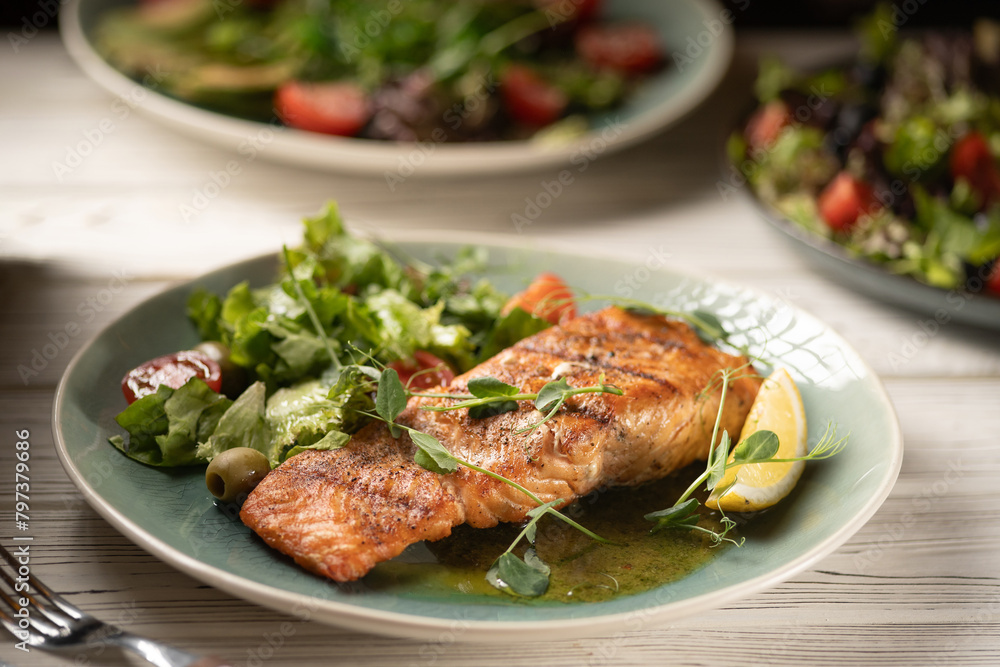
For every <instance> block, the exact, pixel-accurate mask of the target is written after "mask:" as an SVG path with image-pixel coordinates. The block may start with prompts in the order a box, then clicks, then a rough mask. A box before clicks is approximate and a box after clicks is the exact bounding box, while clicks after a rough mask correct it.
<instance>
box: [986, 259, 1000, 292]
mask: <svg viewBox="0 0 1000 667" xmlns="http://www.w3.org/2000/svg"><path fill="white" fill-rule="evenodd" d="M986 291H987V292H990V293H992V294H993V295H994V296H1000V257H997V258H996V260H994V262H993V270H992V271H990V275H989V277H988V278H987V279H986Z"/></svg>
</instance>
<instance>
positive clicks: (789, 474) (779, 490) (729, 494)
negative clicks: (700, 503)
mask: <svg viewBox="0 0 1000 667" xmlns="http://www.w3.org/2000/svg"><path fill="white" fill-rule="evenodd" d="M762 430H767V431H774V433H775V434H776V435H777V436H778V442H779V446H778V452H777V453H776V454H775V455H774V458H776V459H791V458H796V457H799V456H805V455H806V454H808V446H807V443H806V440H807V430H806V411H805V408H804V407H803V406H802V396H801V395H800V394H799V389H798V387H797V386H796V385H795V381H794V380H793V379H792V376H790V375H789V374H788V371H787V370H785V369H784V368H779V369H777V370H776V371H774V372H773V373H771V375H770V376H768V377H767V378H766V379H765V380H764V382H763V384H762V385H761V388H760V390H759V391H758V392H757V398H756V399H754V402H753V405H752V406H751V407H750V413H749V414H748V415H747V420H746V422H745V423H744V424H743V430H742V431H741V432H740V439H739V441H738V442H737V446H739V443H741V442H743V441H744V440H746V439H747V438H748V437H749V436H750V435H751V434H752V433H755V432H757V431H762ZM734 449H735V448H734ZM733 459H734V456H733V454H730V455H729V461H730V462H732V461H733ZM805 465H806V463H805V461H795V462H793V463H747V464H744V465H740V466H733V467H731V468H728V469H727V470H726V474H725V475H723V477H722V479H721V480H720V481H719V483H718V485H716V487H715V488H716V489H720V490H722V491H723V494H722V495H721V496H717V495H716V494H715V492H713V493H712V495H710V496H709V498H708V500H707V501H706V502H705V505H706V506H707V507H710V508H712V509H721V510H722V511H724V512H756V511H757V510H762V509H765V508H767V507H771V506H772V505H774V504H775V503H777V502H778V501H779V500H781V499H782V498H784V497H785V496H787V495H788V494H789V493H790V492H791V490H792V489H793V488H794V487H795V483H796V482H798V481H799V477H800V476H801V475H802V470H803V469H804V468H805Z"/></svg>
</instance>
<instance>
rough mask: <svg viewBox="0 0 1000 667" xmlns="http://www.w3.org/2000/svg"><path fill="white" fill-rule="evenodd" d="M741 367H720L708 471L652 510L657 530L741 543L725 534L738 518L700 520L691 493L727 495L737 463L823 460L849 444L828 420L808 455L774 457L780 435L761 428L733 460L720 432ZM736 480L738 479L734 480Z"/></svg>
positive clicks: (726, 435)
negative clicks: (713, 523) (710, 523)
mask: <svg viewBox="0 0 1000 667" xmlns="http://www.w3.org/2000/svg"><path fill="white" fill-rule="evenodd" d="M738 370H739V369H736V370H734V369H729V368H726V369H723V370H722V371H721V382H720V383H719V384H720V385H721V394H720V397H719V410H718V413H717V414H716V418H715V426H714V427H713V429H712V440H711V447H710V449H709V454H708V460H707V462H706V465H705V471H704V472H702V473H701V475H699V476H698V477H697V479H695V480H694V481H693V482H691V485H690V486H688V488H687V490H685V491H684V493H682V494H681V496H680V498H678V499H677V501H676V502H674V504H673V505H671V506H670V507H668V508H667V509H663V510H659V511H657V512H650V513H649V514H646V515H645V518H646V519H647V520H649V521H652V522H654V523H655V525H654V526H653V528H652V530H653V531H654V532H656V531H659V530H662V529H664V528H679V529H682V530H695V531H699V532H703V533H705V534H707V535H708V536H709V537H710V538H711V539H712V543H713V544H721V543H722V542H723V541H725V542H730V543H732V544H735V545H737V546H742V545H743V541H744V538H741V539H740V540H739V541H736V540H734V539H732V538H729V537H726V536H727V535H728V534H729V532H730V531H731V530H732V529H733V528H735V527H736V522H735V521H733V520H732V519H731V518H729V517H728V516H726V515H725V513H721V519H720V522H721V524H722V530H721V531H715V530H712V529H711V528H706V527H704V526H701V525H699V524H698V519H699V514H698V508H699V506H700V504H701V503H699V502H698V499H697V498H692V497H691V496H692V494H693V493H694V492H695V491H697V490H698V488H699V487H700V486H701V485H702V484H704V485H705V489H706V490H707V491H709V492H714V493H715V494H716V495H719V496H721V495H724V494H725V493H726V492H727V491H729V489H730V488H731V486H732V484H730V485H727V486H726V487H722V488H719V483H720V482H721V481H722V479H723V478H724V477H725V475H726V471H727V470H728V469H730V468H734V467H737V466H742V465H747V464H751V463H792V462H794V461H820V460H823V459H828V458H830V457H832V456H835V455H837V454H838V453H840V451H841V450H843V449H844V447H845V446H846V445H847V439H848V437H849V436H844V437H842V438H837V429H836V426H834V425H833V424H832V423H831V424H828V425H827V427H826V431H825V432H824V434H823V436H822V437H821V438H820V440H819V442H818V443H816V445H815V446H813V448H812V449H811V450H810V451H809V453H808V454H806V455H805V456H798V457H793V458H775V456H776V455H777V453H778V448H779V444H780V443H779V442H778V436H777V434H776V433H774V432H773V431H768V430H760V431H757V432H755V433H753V434H751V435H749V436H747V438H746V439H745V440H743V442H741V443H739V444H738V445H737V446H736V448H735V449H734V450H733V451H732V461H730V460H729V458H730V448H731V446H732V441H731V439H730V437H729V433H728V432H727V431H725V430H723V431H722V433H721V436H720V434H719V427H720V424H721V423H722V414H723V410H724V409H725V405H726V394H727V392H728V389H729V385H730V383H731V382H732V380H733V379H735V373H736V372H737V371H738ZM734 483H735V482H734Z"/></svg>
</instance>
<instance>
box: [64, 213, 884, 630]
mask: <svg viewBox="0 0 1000 667" xmlns="http://www.w3.org/2000/svg"><path fill="white" fill-rule="evenodd" d="M393 234H394V239H393V242H396V241H399V242H401V243H424V244H430V243H433V240H428V239H429V238H430V239H433V238H435V237H436V236H438V235H442V234H443V230H442V231H439V232H436V233H430V232H427V231H421V232H419V233H417V232H416V231H413V230H407V231H406V232H405V233H400V232H393ZM367 237H368V236H366V238H367ZM441 238H443V239H445V240H446V241H447V242H448V243H450V244H466V243H476V244H482V245H488V246H489V247H497V248H505V249H514V250H520V251H524V252H529V253H530V252H537V251H538V248H535V247H532V246H533V244H532V243H530V242H527V241H525V240H519V239H511V238H508V237H504V236H500V235H497V234H492V233H489V232H462V233H458V234H456V233H454V231H451V230H449V231H448V233H447V236H441ZM546 252H552V253H553V254H558V255H566V256H571V257H583V258H587V259H595V260H605V261H618V262H620V261H627V260H626V259H625V258H624V257H623V256H621V255H616V254H614V253H609V252H606V251H601V250H598V251H586V250H582V249H569V250H557V251H546ZM276 257H277V253H273V252H269V253H263V254H260V255H257V256H254V257H249V258H246V259H243V260H240V261H237V262H232V263H229V264H226V265H223V266H219V267H216V268H215V269H213V270H211V271H208V272H206V273H203V274H200V275H199V276H194V277H191V278H189V279H185V280H181V281H178V282H175V283H174V284H172V285H170V286H168V287H166V288H164V289H163V290H161V291H159V292H157V293H155V294H152V295H150V296H148V297H147V298H145V299H143V300H141V301H140V302H138V303H136V304H135V305H133V306H131V307H130V308H129V309H128V310H126V311H125V312H123V313H122V314H121V315H119V316H118V317H116V318H115V319H114V320H112V321H111V322H109V323H108V324H107V325H105V326H104V327H102V328H101V329H100V330H99V331H97V332H96V333H95V334H94V335H93V336H92V337H91V338H90V339H89V340H88V341H87V342H86V343H85V344H84V345H83V346H82V347H81V348H80V350H79V351H77V353H76V354H75V355H74V356H73V358H72V360H71V361H70V362H69V364H68V365H67V367H66V370H65V371H64V372H63V375H62V377H61V378H60V381H59V384H58V386H57V388H56V393H55V397H54V400H53V405H52V431H53V439H54V444H55V449H56V454H57V456H58V458H59V461H60V463H61V464H62V466H63V468H64V470H65V471H66V473H67V475H68V476H69V477H70V480H71V481H72V482H73V484H74V486H76V487H77V489H79V490H80V491H81V493H82V494H83V496H84V499H85V500H86V501H87V502H88V504H89V505H90V506H91V507H92V508H93V509H94V510H95V511H97V513H98V514H100V515H101V516H102V517H103V518H104V519H105V520H107V521H108V522H109V523H110V524H111V525H112V526H113V527H114V528H115V529H117V530H119V531H120V532H121V533H122V534H124V535H125V536H126V537H128V538H129V539H130V540H131V541H132V542H133V543H134V544H136V545H137V546H139V547H141V548H142V549H144V550H145V551H147V552H149V553H150V554H152V555H153V556H155V557H156V558H158V559H159V560H161V561H163V562H165V563H166V564H168V565H170V566H172V567H175V568H177V569H178V570H180V571H181V572H184V573H185V574H187V575H188V576H190V577H192V578H194V579H196V580H198V581H200V582H202V583H205V584H208V585H210V586H213V587H215V588H219V589H221V590H223V591H225V592H226V593H228V594H230V595H233V596H234V597H237V598H241V599H244V600H249V601H251V602H253V603H256V604H260V605H262V606H265V607H268V608H271V609H274V610H277V611H281V612H284V613H290V614H293V615H296V616H298V617H300V618H302V619H303V620H314V621H318V622H322V623H326V624H330V625H335V626H337V627H341V628H347V629H350V630H355V631H359V632H364V633H368V634H379V635H383V636H393V637H404V638H409V639H416V640H425V641H435V640H439V639H440V637H441V636H442V633H445V632H451V633H453V634H456V633H457V636H456V637H455V641H456V642H461V643H498V642H502V641H507V640H509V639H510V636H511V634H516V635H517V636H518V637H520V638H522V639H525V640H540V639H556V638H558V639H572V638H581V637H584V636H590V637H593V636H595V635H594V633H595V632H601V633H606V632H613V631H615V630H620V629H621V627H622V624H623V622H626V621H629V619H635V618H639V619H644V621H645V623H649V624H651V625H653V626H659V625H662V624H663V623H664V622H665V621H666V620H667V619H668V618H676V617H678V616H680V615H682V614H693V613H701V612H705V611H708V610H711V609H715V608H718V607H720V606H722V605H724V604H726V603H728V602H732V601H735V600H737V599H741V598H744V597H747V596H749V595H751V594H753V593H757V592H759V591H761V590H764V589H766V588H768V587H770V586H772V585H775V584H778V583H780V582H782V581H785V580H787V579H789V578H791V577H793V576H795V575H796V574H798V573H800V572H802V571H803V570H805V569H806V568H807V567H809V566H810V565H812V564H814V563H815V562H817V561H819V560H821V559H822V558H824V557H826V556H828V555H829V554H831V553H832V552H834V551H835V550H836V549H837V548H839V547H840V546H841V545H843V544H844V543H845V542H846V541H847V540H848V539H849V538H850V537H851V536H852V535H854V534H855V533H856V532H857V531H858V530H860V528H861V527H862V526H864V525H865V524H866V523H867V522H868V520H869V519H871V517H872V516H873V515H874V514H875V512H876V511H877V510H878V509H879V507H881V506H882V504H883V503H884V502H885V499H886V498H887V497H888V496H889V494H890V493H891V491H892V489H893V487H894V485H895V482H896V479H897V477H898V475H899V471H900V468H901V466H902V460H903V451H904V448H903V436H902V430H901V427H900V423H899V417H898V415H897V414H896V411H895V408H894V407H893V405H892V401H891V399H890V398H889V395H888V393H887V391H886V389H885V386H884V383H883V382H882V379H881V378H880V377H879V376H878V375H877V374H876V373H875V372H874V370H873V369H872V368H871V367H870V366H869V364H868V363H867V361H865V360H864V358H863V357H862V356H861V355H860V354H859V353H858V352H857V350H855V349H854V347H853V346H852V345H851V344H850V343H849V342H848V341H847V340H845V339H844V338H843V336H841V335H840V333H839V332H837V331H835V330H834V329H833V328H832V327H830V326H828V325H826V324H825V323H823V322H822V321H821V320H819V319H818V318H817V317H815V316H814V315H812V314H811V313H809V312H808V311H805V310H803V309H801V308H799V307H797V306H794V305H791V304H787V303H786V302H784V301H783V300H782V299H781V298H780V297H777V296H773V295H769V294H764V293H762V292H760V291H759V290H757V289H754V288H748V287H741V286H738V285H734V284H733V283H730V282H728V281H725V280H721V279H718V278H716V277H713V276H710V275H708V276H705V277H698V276H695V275H692V274H690V273H687V272H684V271H679V270H674V269H668V272H669V273H671V274H673V275H674V276H677V277H680V278H684V279H691V280H694V281H701V282H708V283H710V284H711V285H713V286H718V287H722V288H730V289H733V290H737V291H739V292H742V293H745V294H748V295H750V296H751V297H752V298H753V299H754V300H763V301H765V302H771V303H781V304H783V305H786V306H788V307H789V308H791V309H792V311H793V312H794V313H795V314H796V317H798V318H805V319H806V320H807V321H808V322H809V323H810V324H812V325H818V326H820V327H821V328H822V329H823V331H824V333H825V334H827V335H830V336H832V337H833V338H834V340H836V342H837V343H838V345H839V346H840V347H841V348H842V349H843V350H845V351H847V352H848V353H850V354H851V355H853V356H854V358H855V361H856V363H858V364H859V365H860V367H861V368H862V369H863V370H864V371H865V372H866V374H867V375H868V377H869V378H871V381H872V388H873V389H874V390H876V394H877V398H878V401H879V403H880V404H881V406H882V408H883V411H882V412H883V414H885V415H887V416H888V417H889V419H888V420H887V425H888V427H889V430H890V436H891V437H890V447H889V448H888V450H887V451H888V453H889V455H890V456H889V458H888V460H887V461H886V463H887V466H886V468H885V471H884V473H883V479H882V481H881V483H880V486H879V487H878V490H877V493H874V494H873V495H872V496H871V497H870V498H869V499H868V501H867V502H866V503H865V504H864V505H863V506H862V508H861V509H860V510H859V511H858V512H856V513H855V515H854V516H853V517H852V519H851V520H850V521H849V522H848V523H846V524H845V525H844V526H842V527H841V528H840V529H839V530H838V531H836V532H834V533H831V534H829V535H828V536H827V537H826V538H825V539H824V540H822V541H821V542H819V543H818V544H816V545H814V546H813V547H812V548H811V549H809V551H807V552H806V553H805V554H803V555H802V556H800V557H799V558H797V559H796V560H794V561H792V562H790V563H788V564H786V565H785V566H784V567H783V568H780V569H778V570H774V571H771V572H768V573H765V574H762V575H760V576H758V577H754V578H752V579H748V580H744V581H741V582H739V583H738V584H734V585H732V586H729V587H727V588H724V589H721V590H718V591H714V592H710V593H705V594H702V595H697V596H695V597H692V598H686V599H684V600H679V601H676V602H670V603H667V604H661V605H653V606H648V607H643V608H639V609H633V610H630V611H625V612H616V613H611V614H605V615H598V616H586V617H579V618H561V619H554V620H543V621H537V620H536V621H481V620H472V621H470V620H461V621H460V620H454V619H449V618H441V617H431V616H420V615H416V614H408V613H402V612H394V611H385V610H379V609H371V608H366V607H358V606H354V605H350V604H347V603H344V602H339V601H335V600H328V599H321V598H317V597H314V596H309V595H304V594H301V593H295V592H292V591H287V590H284V589H281V588H277V587H273V586H269V585H266V584H260V583H257V582H252V581H249V580H246V579H244V578H243V577H240V576H239V575H235V574H232V573H230V572H227V571H225V570H221V569H219V568H216V567H213V566H211V565H208V564H206V563H203V562H202V561H200V560H198V559H197V558H194V557H192V556H188V555H187V554H184V553H182V552H181V551H179V550H178V549H176V548H174V547H173V546H171V545H169V544H167V543H166V542H164V541H162V540H160V539H158V538H156V537H154V536H152V535H150V534H148V533H146V532H145V530H144V529H143V528H142V527H141V526H138V525H137V524H134V523H133V522H132V521H131V520H130V519H128V518H127V517H125V516H124V515H123V514H121V513H120V512H119V511H118V510H117V509H115V508H114V507H112V506H111V505H110V504H109V503H108V502H106V501H105V500H104V499H103V498H102V497H101V496H100V494H99V493H97V491H96V490H95V489H94V488H93V487H91V485H90V484H89V482H88V481H87V479H86V477H85V476H84V475H83V474H82V473H81V471H80V470H79V469H78V468H77V467H76V465H75V464H74V462H73V461H72V459H71V458H70V456H69V452H68V451H67V448H66V441H65V435H64V433H63V428H62V424H61V423H60V420H59V417H60V413H61V412H62V408H63V404H64V402H65V401H66V397H67V395H68V393H69V392H68V385H69V381H70V378H71V376H72V375H73V372H74V370H75V369H76V367H77V365H78V364H79V363H80V362H81V360H82V359H83V358H84V357H85V356H86V355H87V353H88V352H89V351H90V349H91V348H92V347H93V346H94V345H95V344H96V342H97V340H98V339H99V338H101V337H102V336H103V335H104V333H105V332H106V331H108V330H110V329H112V328H113V327H114V326H116V325H117V324H118V323H119V321H120V320H121V319H122V318H123V317H125V316H126V315H128V313H131V312H132V311H134V310H135V309H136V308H138V307H140V306H142V305H144V304H146V303H148V302H150V301H153V300H155V299H158V298H160V297H162V296H163V295H165V294H167V293H168V292H171V291H174V290H184V289H190V287H191V283H193V282H194V281H196V280H199V279H202V278H204V277H206V276H209V275H212V274H214V273H217V272H220V271H227V270H232V269H234V268H236V267H238V266H240V265H244V264H247V265H249V264H251V263H254V262H262V261H265V260H267V259H270V258H276ZM302 609H306V610H310V611H308V612H305V613H303V612H301V611H297V610H302ZM457 629H458V630H460V632H458V630H457Z"/></svg>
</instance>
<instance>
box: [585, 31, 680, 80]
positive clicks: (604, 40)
mask: <svg viewBox="0 0 1000 667" xmlns="http://www.w3.org/2000/svg"><path fill="white" fill-rule="evenodd" d="M576 52H577V53H578V54H579V55H580V58H582V59H583V61H584V62H586V63H588V64H589V65H591V66H593V67H596V68H597V69H611V70H615V71H616V72H622V73H624V74H641V73H643V72H648V71H649V70H652V69H654V68H656V67H657V66H659V64H660V63H661V62H663V49H662V48H661V47H660V36H659V34H657V32H656V30H654V29H653V28H652V27H650V26H648V25H646V24H645V23H615V24H611V25H588V26H584V27H583V28H580V30H579V31H578V32H577V33H576Z"/></svg>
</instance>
